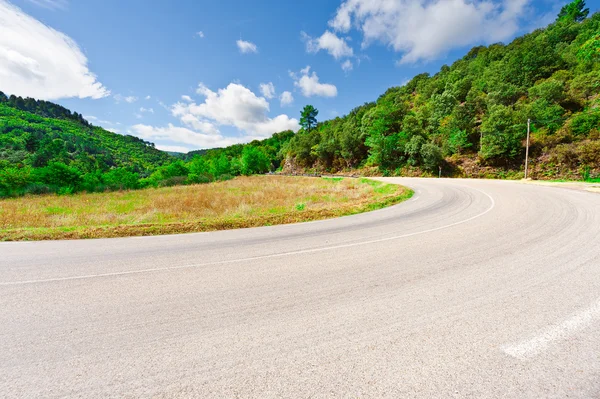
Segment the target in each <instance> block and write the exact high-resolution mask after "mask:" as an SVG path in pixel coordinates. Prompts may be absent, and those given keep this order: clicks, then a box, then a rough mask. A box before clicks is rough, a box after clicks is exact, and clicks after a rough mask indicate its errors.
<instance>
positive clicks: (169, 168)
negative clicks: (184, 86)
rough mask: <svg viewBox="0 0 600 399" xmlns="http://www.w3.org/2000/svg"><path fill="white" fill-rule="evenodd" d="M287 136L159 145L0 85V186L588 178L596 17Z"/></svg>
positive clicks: (310, 115) (598, 80)
mask: <svg viewBox="0 0 600 399" xmlns="http://www.w3.org/2000/svg"><path fill="white" fill-rule="evenodd" d="M317 115H318V111H317V110H316V109H314V108H313V107H312V106H307V107H305V109H304V111H303V113H302V115H301V116H302V118H301V121H302V122H303V123H302V125H303V128H302V129H300V131H299V132H298V133H296V134H295V133H294V132H291V131H286V132H280V133H276V134H274V135H273V136H272V137H271V138H268V139H266V140H262V141H253V142H251V143H248V144H243V145H242V144H239V145H234V146H230V147H227V148H220V149H211V150H199V151H193V152H191V153H189V154H169V153H166V152H162V151H159V150H158V149H156V148H154V144H152V143H149V142H146V141H144V140H141V139H139V138H136V137H133V136H124V135H119V134H114V133H111V132H108V131H106V130H104V129H102V128H100V127H96V126H93V125H91V124H90V123H89V122H88V121H86V120H85V119H84V118H83V117H82V116H81V115H80V114H78V113H71V111H69V110H67V109H65V108H63V107H61V106H60V105H56V104H53V103H50V102H46V101H37V100H34V99H30V98H25V99H23V98H21V97H16V96H10V97H7V96H6V95H5V94H4V93H2V92H0V197H7V196H16V195H23V194H28V193H31V194H41V193H50V192H56V193H72V192H77V191H88V192H92V191H105V190H118V189H136V188H144V187H157V186H165V185H176V184H195V183H206V182H211V181H215V180H225V179H229V178H231V177H232V176H236V175H241V174H245V175H249V174H254V173H265V172H269V171H276V170H281V169H283V171H284V172H288V173H304V172H307V171H309V172H312V171H314V172H331V173H335V172H348V171H352V172H353V173H355V172H354V171H356V170H359V171H360V172H361V173H365V174H367V173H379V174H384V175H427V174H437V173H438V172H439V170H440V168H441V171H442V172H443V174H444V175H445V176H469V177H496V178H499V177H500V178H502V177H512V178H518V177H522V175H523V163H524V162H523V161H524V153H525V143H526V134H527V122H528V120H530V121H531V151H530V154H531V163H530V165H531V176H533V177H534V178H572V179H573V178H575V179H578V178H579V179H589V178H598V176H599V175H600V132H599V130H600V14H598V13H596V14H594V15H592V16H591V17H589V18H588V10H587V9H586V8H585V3H584V1H583V0H575V1H573V2H572V3H570V4H568V5H566V6H565V7H563V9H562V10H561V13H560V14H559V16H558V18H557V20H556V21H555V22H554V23H553V24H551V25H550V26H548V27H546V28H545V29H538V30H536V31H534V32H532V33H530V34H527V35H524V36H522V37H519V38H517V39H515V40H514V41H513V42H512V43H510V44H508V45H504V44H500V43H498V44H493V45H490V46H487V47H485V46H480V47H475V48H473V49H472V50H471V51H469V53H468V54H467V55H466V56H464V57H463V58H462V59H460V60H458V61H456V62H455V63H454V64H452V65H451V66H443V67H442V68H441V70H440V71H439V72H438V73H437V74H435V75H433V76H430V75H428V74H421V75H417V76H415V77H414V78H413V79H412V80H411V81H410V82H408V83H406V84H405V85H403V86H399V87H393V88H390V89H389V90H388V91H387V92H386V93H384V94H383V95H382V96H381V97H379V98H378V99H377V101H375V102H371V103H366V104H364V105H362V106H359V107H357V108H355V109H353V110H352V111H351V112H350V113H349V114H348V115H346V116H344V117H341V118H336V119H333V120H328V121H324V122H318V123H317V121H316V116H317Z"/></svg>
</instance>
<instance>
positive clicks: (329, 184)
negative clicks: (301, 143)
mask: <svg viewBox="0 0 600 399" xmlns="http://www.w3.org/2000/svg"><path fill="white" fill-rule="evenodd" d="M411 196H412V191H410V190H409V189H406V188H404V187H401V186H397V185H392V184H385V183H381V182H378V181H372V180H367V179H350V178H310V177H286V176H249V177H238V178H235V179H232V180H228V181H224V182H216V183H209V184H202V185H189V186H177V187H162V188H149V189H145V190H135V191H119V192H112V193H82V194H74V195H68V196H64V195H63V196H60V195H56V194H49V195H43V196H26V197H21V198H12V199H4V200H0V240H5V241H6V240H44V239H75V238H100V237H124V236H138V235H158V234H175V233H189V232H200V231H212V230H222V229H231V228H243V227H257V226H266V225H274V224H285V223H295V222H304V221H310V220H318V219H325V218H331V217H337V216H343V215H351V214H356V213H360V212H365V211H370V210H375V209H379V208H382V207H385V206H389V205H393V204H396V203H399V202H401V201H403V200H406V199H408V198H410V197H411Z"/></svg>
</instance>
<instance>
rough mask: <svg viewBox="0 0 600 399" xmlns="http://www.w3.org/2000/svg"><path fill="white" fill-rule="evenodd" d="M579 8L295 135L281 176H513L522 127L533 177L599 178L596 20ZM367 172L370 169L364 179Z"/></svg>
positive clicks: (518, 170)
mask: <svg viewBox="0 0 600 399" xmlns="http://www.w3.org/2000/svg"><path fill="white" fill-rule="evenodd" d="M587 13H588V11H587V10H586V9H585V5H584V2H583V1H581V0H576V1H574V2H573V3H571V4H569V5H567V6H565V7H564V8H563V10H562V11H561V14H560V15H559V17H558V19H557V21H556V22H555V23H553V24H551V25H550V26H548V27H547V28H545V29H539V30H536V31H534V32H532V33H530V34H527V35H525V36H523V37H519V38H517V39H515V40H514V41H513V42H512V43H510V44H508V45H504V44H500V43H499V44H494V45H491V46H488V47H483V46H481V47H475V48H473V49H472V50H471V51H469V53H468V54H467V55H466V56H464V57H463V58H462V59H460V60H458V61H456V62H455V63H454V64H452V65H451V66H444V67H442V68H441V70H440V71H439V72H438V73H437V74H435V75H434V76H429V75H428V74H421V75H417V76H416V77H414V78H413V79H412V80H411V81H410V82H408V83H407V84H405V85H404V86H402V87H393V88H391V89H389V90H388V91H387V92H386V93H384V94H383V95H382V96H381V97H379V99H377V101H375V102H372V103H366V104H364V105H362V106H360V107H357V108H355V109H354V110H352V111H351V112H350V113H349V114H348V115H347V116H344V117H342V118H336V119H334V120H329V121H326V122H322V123H319V124H318V126H317V127H316V128H315V129H313V130H311V131H308V130H301V131H300V132H299V133H298V134H297V135H296V136H295V137H294V138H293V139H292V140H291V142H290V143H289V145H288V146H287V148H286V154H287V161H286V170H288V171H299V170H306V169H315V170H326V171H340V170H347V169H351V168H362V167H367V168H368V167H376V168H377V169H378V170H379V173H385V174H403V175H416V174H422V173H428V172H434V173H435V174H437V172H438V167H440V166H441V167H442V168H443V173H444V174H445V175H454V176H461V175H462V176H474V177H477V176H488V177H503V176H514V177H518V176H522V170H523V163H524V162H523V161H524V155H525V139H526V132H527V120H528V119H531V129H532V139H531V144H532V149H531V155H532V157H533V159H532V165H531V166H532V169H533V176H534V177H538V178H544V177H570V178H577V177H589V176H590V174H591V175H593V174H598V173H600V141H599V139H600V136H599V133H598V129H599V126H600V108H599V106H600V97H599V93H600V14H598V13H596V14H594V15H593V16H591V18H586V17H587ZM372 169H373V168H371V170H372Z"/></svg>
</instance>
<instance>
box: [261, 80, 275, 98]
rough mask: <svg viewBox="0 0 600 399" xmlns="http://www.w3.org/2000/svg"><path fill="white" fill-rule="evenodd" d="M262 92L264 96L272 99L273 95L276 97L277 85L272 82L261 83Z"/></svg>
mask: <svg viewBox="0 0 600 399" xmlns="http://www.w3.org/2000/svg"><path fill="white" fill-rule="evenodd" d="M260 92H261V93H262V95H263V97H264V98H268V99H269V100H270V99H272V98H273V97H275V86H274V85H273V83H271V82H269V83H261V84H260Z"/></svg>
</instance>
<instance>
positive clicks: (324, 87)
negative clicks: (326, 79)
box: [290, 66, 337, 97]
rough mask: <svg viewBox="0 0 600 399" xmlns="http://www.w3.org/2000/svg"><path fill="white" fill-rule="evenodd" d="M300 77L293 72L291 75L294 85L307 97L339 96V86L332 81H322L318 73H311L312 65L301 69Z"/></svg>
mask: <svg viewBox="0 0 600 399" xmlns="http://www.w3.org/2000/svg"><path fill="white" fill-rule="evenodd" d="M300 75H301V76H300V77H298V76H297V75H296V74H295V73H293V72H291V73H290V76H291V77H292V79H294V86H296V87H298V88H299V89H300V90H301V91H302V94H303V95H304V96H305V97H312V96H321V97H335V96H337V87H335V86H334V85H332V84H330V83H320V82H319V77H318V76H317V73H316V72H314V71H313V73H312V74H311V73H310V66H307V67H306V68H304V69H302V70H300Z"/></svg>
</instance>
